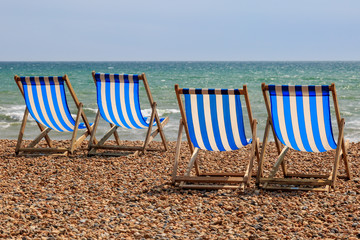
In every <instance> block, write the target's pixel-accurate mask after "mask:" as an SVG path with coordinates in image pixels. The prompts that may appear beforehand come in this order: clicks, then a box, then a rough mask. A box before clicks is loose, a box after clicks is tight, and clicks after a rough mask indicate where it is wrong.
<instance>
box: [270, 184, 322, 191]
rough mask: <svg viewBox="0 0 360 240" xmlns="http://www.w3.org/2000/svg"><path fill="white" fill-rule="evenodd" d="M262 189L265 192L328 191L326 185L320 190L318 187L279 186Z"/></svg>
mask: <svg viewBox="0 0 360 240" xmlns="http://www.w3.org/2000/svg"><path fill="white" fill-rule="evenodd" d="M263 189H265V190H272V191H277V190H282V191H294V190H296V191H314V192H328V191H329V185H327V186H326V187H324V188H320V187H281V186H279V187H278V186H267V187H263Z"/></svg>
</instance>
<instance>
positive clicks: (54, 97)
mask: <svg viewBox="0 0 360 240" xmlns="http://www.w3.org/2000/svg"><path fill="white" fill-rule="evenodd" d="M49 81H50V91H51V97H52V101H53V104H54V109H55V112H56V116H58V119H59V122H60V123H61V125H62V126H63V128H65V129H66V130H67V131H69V132H72V131H73V129H72V128H70V127H68V125H67V124H66V123H65V120H64V118H63V117H62V115H61V112H60V107H59V102H58V100H57V94H56V85H55V82H54V77H49ZM58 81H59V84H64V81H62V78H61V79H58Z"/></svg>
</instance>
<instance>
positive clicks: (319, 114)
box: [315, 86, 332, 150]
mask: <svg viewBox="0 0 360 240" xmlns="http://www.w3.org/2000/svg"><path fill="white" fill-rule="evenodd" d="M315 92H316V111H317V117H318V125H319V133H320V138H321V142H322V145H323V146H324V148H325V149H326V150H331V149H332V148H331V147H330V146H329V142H328V140H327V137H326V131H325V120H324V109H323V107H324V105H323V98H322V95H323V94H322V87H321V86H315Z"/></svg>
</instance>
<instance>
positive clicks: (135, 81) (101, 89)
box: [93, 73, 149, 129]
mask: <svg viewBox="0 0 360 240" xmlns="http://www.w3.org/2000/svg"><path fill="white" fill-rule="evenodd" d="M93 76H94V81H95V84H96V90H97V103H98V107H99V110H100V114H101V116H102V118H104V119H105V121H107V122H109V123H113V124H115V125H117V126H119V127H124V128H129V129H134V128H147V127H148V126H149V124H148V123H147V122H146V118H144V117H143V116H142V113H141V108H140V100H139V75H135V74H134V75H132V74H108V73H94V74H93Z"/></svg>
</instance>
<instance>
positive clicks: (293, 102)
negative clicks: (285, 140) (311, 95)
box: [289, 86, 306, 151]
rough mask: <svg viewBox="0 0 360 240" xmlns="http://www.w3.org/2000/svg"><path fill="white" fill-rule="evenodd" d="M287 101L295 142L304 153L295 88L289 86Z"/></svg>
mask: <svg viewBox="0 0 360 240" xmlns="http://www.w3.org/2000/svg"><path fill="white" fill-rule="evenodd" d="M289 100H290V111H291V121H292V127H293V131H294V138H295V142H296V145H297V146H298V148H299V149H300V150H301V151H306V150H305V148H304V145H303V143H302V139H301V135H300V129H299V120H298V115H297V104H296V91H295V86H289Z"/></svg>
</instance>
